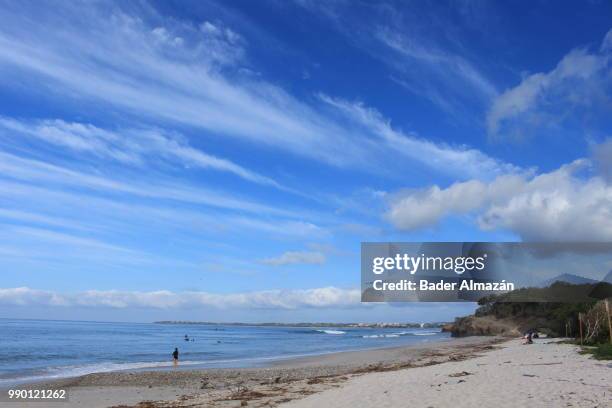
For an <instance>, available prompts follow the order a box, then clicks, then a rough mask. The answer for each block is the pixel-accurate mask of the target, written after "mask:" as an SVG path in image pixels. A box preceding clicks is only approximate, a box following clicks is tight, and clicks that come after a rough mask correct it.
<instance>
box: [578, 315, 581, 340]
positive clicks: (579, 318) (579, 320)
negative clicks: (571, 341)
mask: <svg viewBox="0 0 612 408" xmlns="http://www.w3.org/2000/svg"><path fill="white" fill-rule="evenodd" d="M578 323H579V324H580V345H581V346H582V313H578Z"/></svg>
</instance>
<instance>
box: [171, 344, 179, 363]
mask: <svg viewBox="0 0 612 408" xmlns="http://www.w3.org/2000/svg"><path fill="white" fill-rule="evenodd" d="M178 357H179V351H178V347H175V348H174V351H173V352H172V358H173V359H174V365H177V364H178Z"/></svg>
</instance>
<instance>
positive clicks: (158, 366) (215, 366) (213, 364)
mask: <svg viewBox="0 0 612 408" xmlns="http://www.w3.org/2000/svg"><path fill="white" fill-rule="evenodd" d="M449 341H457V339H455V338H453V337H450V335H449V336H448V337H445V338H437V339H435V340H431V341H429V340H428V341H427V342H426V343H425V342H424V343H414V344H407V345H400V346H398V345H386V346H371V347H364V348H354V349H348V350H342V351H328V352H319V353H305V354H295V355H278V356H270V357H252V358H241V359H227V360H210V361H191V360H186V361H182V362H179V365H178V367H174V366H173V365H172V362H171V361H166V362H134V363H126V364H133V365H144V366H142V367H129V368H117V369H110V370H100V371H93V372H85V373H79V374H74V375H70V374H68V375H60V376H56V377H36V376H34V377H30V378H21V379H16V380H15V381H14V382H8V381H7V382H6V383H4V384H0V392H3V391H6V390H7V389H9V388H16V387H28V386H31V385H35V384H50V383H54V382H58V381H64V380H70V379H75V378H80V377H84V376H87V375H96V374H110V373H118V372H136V373H138V372H149V371H154V372H157V371H201V370H221V369H258V368H266V367H273V366H283V365H288V366H291V365H292V362H294V361H296V362H297V361H301V360H302V359H315V360H316V359H319V358H325V357H327V356H332V355H336V354H340V355H341V354H343V353H361V352H369V351H376V350H388V349H389V350H392V349H404V348H413V347H417V348H418V347H419V346H421V345H423V346H426V347H428V346H427V344H439V343H445V342H449ZM228 363H237V365H235V366H234V365H227V364H228ZM241 363H246V364H241ZM109 364H113V363H109ZM146 364H149V365H146Z"/></svg>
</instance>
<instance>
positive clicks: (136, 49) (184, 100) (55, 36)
mask: <svg viewBox="0 0 612 408" xmlns="http://www.w3.org/2000/svg"><path fill="white" fill-rule="evenodd" d="M22 7H27V6H25V5H24V6H22ZM143 7H146V6H145V5H143ZM54 9H56V10H53V9H52V8H50V7H37V8H36V10H29V12H35V13H36V15H37V18H38V20H39V24H36V25H34V26H31V27H30V29H27V30H26V29H25V26H26V25H28V24H27V22H26V21H25V20H26V17H25V16H27V15H29V12H28V11H26V10H22V9H20V6H19V5H14V7H7V8H3V9H2V10H1V11H0V19H1V20H2V21H3V22H5V24H3V25H2V26H0V66H2V67H3V68H4V69H6V70H7V72H11V73H12V75H14V78H18V77H26V78H28V82H27V83H29V84H31V85H32V90H33V91H40V89H41V87H44V89H45V91H46V92H49V93H48V94H49V95H56V96H60V97H64V98H66V99H65V100H66V101H71V100H74V99H73V98H75V95H78V101H79V103H80V101H82V100H86V101H94V102H96V103H99V102H105V103H108V104H110V105H111V106H113V107H114V108H119V109H122V110H123V111H124V112H125V113H134V114H137V115H139V117H141V118H146V119H152V120H155V121H163V122H164V123H166V122H170V123H173V124H176V123H178V124H182V125H187V126H191V127H195V128H198V129H203V130H206V131H209V132H212V133H214V134H215V135H216V136H217V137H219V136H221V137H231V138H237V139H240V140H243V141H248V142H250V143H253V144H256V145H264V146H267V147H268V148H275V149H282V150H285V151H289V152H292V153H294V154H297V155H301V156H306V157H310V158H315V159H317V160H321V161H324V162H327V163H330V164H334V165H346V164H349V163H350V164H352V165H356V164H358V163H360V160H359V159H360V158H363V157H365V155H366V150H365V149H364V147H363V146H362V145H360V144H359V143H355V140H354V139H353V138H352V137H351V135H350V134H347V132H346V131H345V130H344V129H343V128H342V127H341V126H339V125H338V124H336V123H334V122H333V120H329V119H328V118H326V117H325V116H324V115H322V114H320V112H317V110H316V109H314V108H313V107H311V106H308V105H306V104H304V103H302V102H300V101H298V100H296V99H295V98H293V97H292V96H291V95H289V94H288V93H286V92H285V91H283V90H282V89H281V88H279V87H277V86H274V85H272V84H270V83H267V82H264V81H255V80H253V78H250V77H247V78H244V77H241V76H240V75H239V74H238V71H240V68H242V67H241V63H240V61H241V60H240V59H236V58H234V59H232V58H233V57H231V56H228V55H226V52H225V48H224V49H223V50H221V51H219V49H218V48H216V47H211V46H209V45H210V41H212V39H218V38H219V36H220V34H216V30H219V31H222V32H223V34H222V36H223V38H224V40H223V41H225V43H226V45H228V44H229V45H228V46H229V47H230V48H232V49H234V48H236V47H238V46H237V45H235V44H234V42H242V41H241V40H240V39H239V35H238V34H237V33H235V32H234V31H232V30H230V29H229V28H227V27H221V26H219V25H217V23H214V24H213V23H210V24H213V25H214V27H215V30H213V31H214V33H211V32H209V31H207V30H208V29H206V28H205V29H204V30H202V29H197V28H195V27H191V26H190V25H189V24H188V23H182V24H180V23H177V22H173V21H171V20H163V19H162V21H159V22H158V23H159V24H156V25H155V26H153V27H151V24H148V23H147V22H146V21H144V20H143V19H140V18H133V17H131V16H130V15H128V14H126V13H125V12H123V11H121V10H120V9H119V5H114V6H113V7H111V9H112V12H111V13H110V14H109V12H108V10H105V9H104V8H103V7H96V6H95V5H92V4H88V5H87V7H85V6H84V7H79V6H78V5H71V6H70V7H69V8H68V7H66V8H65V9H62V5H59V4H58V5H56V7H54ZM145 14H155V11H154V10H152V9H148V10H147V13H145ZM160 19H161V18H160ZM161 23H163V24H165V25H161ZM48 27H54V29H53V30H49V29H48ZM58 27H61V29H59V28H58ZM91 27H96V29H95V30H91V29H90V28H91ZM204 27H209V25H206V24H205V25H204ZM194 30H195V31H194ZM182 31H184V35H183V36H182V37H181V38H184V41H185V44H183V45H177V44H174V43H173V44H172V45H171V46H168V45H167V44H166V42H165V41H164V42H161V43H160V42H159V41H154V39H159V38H160V37H161V38H162V39H163V38H166V37H168V38H174V37H176V35H175V34H174V32H182ZM152 37H153V39H152ZM202 37H203V38H202ZM215 41H216V40H215ZM91 44H96V46H95V47H91ZM229 60H231V61H233V62H232V64H230V66H228V67H226V68H224V69H219V68H218V66H217V63H218V61H223V62H224V63H229ZM234 68H235V69H234ZM1 78H7V76H3V77H1ZM7 80H8V79H7ZM11 83H13V82H12V81H11ZM206 136H207V135H206V134H205V135H202V136H201V137H206Z"/></svg>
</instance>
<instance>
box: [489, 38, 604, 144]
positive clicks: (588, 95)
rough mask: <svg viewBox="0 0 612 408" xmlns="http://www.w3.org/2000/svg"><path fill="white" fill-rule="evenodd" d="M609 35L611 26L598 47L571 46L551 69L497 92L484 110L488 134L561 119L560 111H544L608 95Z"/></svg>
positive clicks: (583, 102) (580, 103)
mask: <svg viewBox="0 0 612 408" xmlns="http://www.w3.org/2000/svg"><path fill="white" fill-rule="evenodd" d="M610 38H612V30H610V31H609V32H608V33H607V35H606V37H605V38H604V41H603V43H602V46H601V48H600V49H599V51H595V52H589V51H588V50H587V49H584V48H579V49H574V50H572V51H570V52H569V53H568V54H567V55H565V56H564V57H563V59H561V61H560V62H559V63H558V64H557V66H556V67H555V68H554V69H552V70H551V71H549V72H538V73H535V74H531V75H529V76H526V77H525V78H524V79H523V80H522V81H521V83H520V84H519V85H517V86H516V87H514V88H511V89H508V90H506V91H505V92H503V93H502V94H500V95H499V96H498V97H497V98H496V99H495V100H494V101H493V104H492V106H491V108H490V110H489V112H488V114H487V130H488V133H489V135H491V136H496V135H499V134H500V133H501V132H503V131H504V130H508V131H514V130H516V128H517V127H518V128H520V129H522V128H523V127H527V126H532V127H533V126H537V125H540V124H541V123H542V122H550V121H553V122H554V121H555V120H560V119H558V118H562V117H563V115H546V113H547V112H550V111H551V110H553V109H555V107H558V106H559V105H560V104H565V105H566V106H570V108H575V107H579V106H589V105H590V104H591V103H593V102H594V100H597V98H606V99H609V98H608V96H609V94H608V96H606V94H605V89H609V86H610V61H611V59H610V57H611V52H612V48H611V47H610V44H609V43H610ZM602 92H603V93H602ZM544 118H545V119H544Z"/></svg>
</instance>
